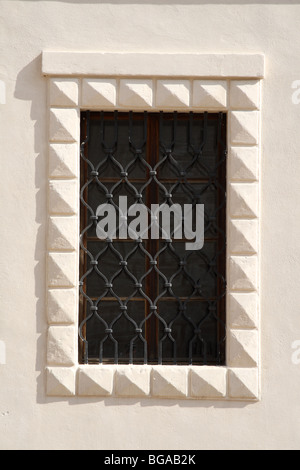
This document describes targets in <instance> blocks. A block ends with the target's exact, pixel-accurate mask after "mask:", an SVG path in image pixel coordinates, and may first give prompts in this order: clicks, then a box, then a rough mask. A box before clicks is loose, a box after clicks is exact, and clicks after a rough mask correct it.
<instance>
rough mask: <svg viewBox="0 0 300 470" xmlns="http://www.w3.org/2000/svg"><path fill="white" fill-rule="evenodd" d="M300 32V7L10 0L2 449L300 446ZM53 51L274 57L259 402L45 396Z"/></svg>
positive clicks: (3, 188)
mask: <svg viewBox="0 0 300 470" xmlns="http://www.w3.org/2000/svg"><path fill="white" fill-rule="evenodd" d="M299 28H300V2H299V1H292V0H290V1H279V0H273V1H267V0H264V1H261V2H258V1H257V2H254V1H253V0H248V1H247V0H244V1H243V0H240V1H239V0H230V1H227V0H223V1H222V2H221V0H214V1H211V2H208V0H207V1H203V0H198V1H197V0H187V1H185V0H165V1H164V0H162V1H158V0H152V1H151V0H149V1H148V0H142V1H137V0H136V1H130V0H111V1H110V2H108V1H103V2H101V1H98V0H97V1H96V0H89V1H84V0H82V1H79V0H73V1H72V0H65V1H63V0H61V1H59V0H57V1H55V0H53V1H52V0H48V1H42V0H41V1H39V0H32V1H31V0H25V1H19V0H1V1H0V57H1V60H0V80H1V81H2V82H4V84H5V86H3V85H2V86H1V90H2V92H3V89H4V90H5V99H3V96H2V97H1V99H0V148H1V163H0V164H1V177H2V178H1V181H2V184H1V185H0V216H1V225H0V236H1V250H0V341H1V342H2V343H1V349H2V350H3V343H4V345H5V353H6V354H5V355H3V354H2V360H1V358H0V384H1V386H0V448H1V449H69V448H70V449H97V448H98V449H138V448H141V449H190V448H193V449H221V448H225V449H231V448H235V449H246V448H251V449H256V448H258V449H264V448H275V449H276V448H293V449H295V448H299V447H300V419H299V418H300V402H299V389H300V364H299V365H297V364H295V363H293V361H292V353H293V352H294V350H293V349H292V343H293V342H294V341H296V340H298V339H299V340H300V321H299V310H300V305H299V278H300V243H299V235H300V222H299V206H300V192H299V171H300V168H299V167H300V158H299V157H300V132H299V129H300V105H296V104H293V103H292V93H293V91H294V90H293V89H292V83H293V82H294V81H295V80H299V79H300V61H299V55H300V35H299ZM45 49H50V50H66V51H67V50H71V51H72V50H74V51H75V50H95V51H97V50H98V51H107V52H119V51H124V52H128V51H130V52H176V53H178V52H183V53H184V52H194V53H216V52H217V53H225V52H227V53H239V52H240V53H256V52H262V53H264V54H265V56H266V78H265V80H264V81H263V101H262V132H263V134H262V164H261V180H262V182H261V188H262V208H261V209H262V211H261V215H262V224H261V229H262V236H261V287H260V290H261V316H262V363H261V366H262V400H261V401H260V402H258V403H250V404H248V403H242V402H240V403H239V402H230V403H229V402H214V401H203V402H202V401H189V402H188V401H184V402H182V401H176V400H158V399H157V400H156V399H154V400H150V401H149V400H148V399H145V400H143V399H142V400H137V399H124V398H122V399H117V398H107V399H99V398H98V399H97V398H72V399H63V398H51V397H46V394H45V373H44V368H45V362H46V332H47V318H46V309H45V304H46V279H45V276H46V266H45V259H46V256H45V254H46V222H47V221H46V208H47V199H46V193H47V138H48V137H47V123H46V120H47V103H46V96H47V94H46V80H45V79H44V78H43V77H42V76H41V52H42V51H43V50H45ZM2 92H1V93H2ZM4 359H5V360H4ZM2 362H5V364H2ZM294 362H295V361H294Z"/></svg>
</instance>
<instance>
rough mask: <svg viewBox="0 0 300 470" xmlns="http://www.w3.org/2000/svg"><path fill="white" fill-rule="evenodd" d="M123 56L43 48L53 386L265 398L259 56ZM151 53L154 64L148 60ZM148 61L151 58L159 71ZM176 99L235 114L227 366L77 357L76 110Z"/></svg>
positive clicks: (59, 392)
mask: <svg viewBox="0 0 300 470" xmlns="http://www.w3.org/2000/svg"><path fill="white" fill-rule="evenodd" d="M125 56H126V54H120V55H118V54H104V55H103V54H100V53H99V54H96V55H95V53H94V54H93V53H60V52H58V53H55V52H53V53H52V52H46V53H44V54H43V68H42V70H43V74H44V75H45V76H47V77H48V83H49V87H48V90H49V93H48V107H49V121H48V125H49V127H48V134H49V175H48V177H49V190H48V200H49V205H48V214H49V216H48V257H47V258H48V260H47V290H48V295H47V315H48V325H49V327H48V339H47V366H46V371H47V395H48V396H58V397H72V396H96V397H105V396H112V397H138V398H140V399H142V398H150V397H153V398H172V399H211V400H227V401H228V400H246V401H256V400H259V399H260V347H259V337H260V331H259V330H260V318H259V222H260V203H259V192H260V191H259V166H260V163H259V162H260V147H261V137H260V121H261V119H260V103H261V96H260V95H261V79H262V78H263V76H264V58H263V56H262V55H258V54H254V55H251V54H249V55H230V54H229V55H218V54H211V55H203V56H201V55H195V54H191V55H189V54H187V55H184V54H179V55H178V56H177V55H176V54H170V55H168V54H157V55H153V54H150V55H149V56H148V57H147V54H142V56H143V61H142V63H141V61H140V59H141V55H139V54H129V55H127V57H125ZM150 56H151V57H150ZM81 59H84V60H83V61H81V62H80V60H81ZM100 59H103V60H102V61H101V60H100ZM117 59H119V62H117ZM125 59H127V60H125ZM147 59H148V60H147ZM145 61H146V64H147V65H143V64H144V63H145ZM151 63H152V64H155V67H153V69H152V72H150V70H149V67H150V68H151V66H150V65H149V64H151ZM171 64H172V66H171ZM184 64H186V67H185V66H184ZM139 67H140V68H139ZM168 67H170V68H169V70H171V72H169V71H168ZM103 69H105V70H103ZM137 69H138V70H139V72H137ZM183 71H184V72H183ZM178 77H179V78H178ZM179 108H180V112H189V111H195V112H204V111H211V112H212V111H213V112H219V111H222V112H226V113H227V115H228V135H227V142H228V150H229V153H228V165H227V166H228V168H227V194H228V206H227V236H228V244H227V255H226V259H227V279H228V293H227V309H226V310H227V354H226V356H227V363H226V366H221V367H216V366H164V365H163V366H152V365H145V366H138V365H134V366H128V365H126V366H122V365H120V366H118V365H116V366H115V365H104V366H100V365H96V366H92V365H80V364H79V360H78V339H77V324H78V323H77V322H78V281H79V259H78V254H79V250H78V247H79V198H78V194H79V135H80V112H81V111H82V110H88V109H91V110H92V109H95V110H107V111H112V110H115V109H117V110H120V111H131V110H132V111H141V110H153V111H156V110H162V111H170V112H172V111H179Z"/></svg>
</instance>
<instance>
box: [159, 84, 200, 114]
mask: <svg viewBox="0 0 300 470" xmlns="http://www.w3.org/2000/svg"><path fill="white" fill-rule="evenodd" d="M190 87H191V85H190V82H189V80H158V81H157V88H156V106H157V107H159V106H163V107H165V108H175V109H176V108H186V107H188V106H189V104H190Z"/></svg>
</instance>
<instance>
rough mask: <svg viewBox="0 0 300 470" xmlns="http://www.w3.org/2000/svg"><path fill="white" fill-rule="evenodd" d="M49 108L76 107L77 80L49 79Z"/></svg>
mask: <svg viewBox="0 0 300 470" xmlns="http://www.w3.org/2000/svg"><path fill="white" fill-rule="evenodd" d="M49 93H50V98H49V101H50V106H77V105H78V80H76V79H67V78H53V79H50V91H49Z"/></svg>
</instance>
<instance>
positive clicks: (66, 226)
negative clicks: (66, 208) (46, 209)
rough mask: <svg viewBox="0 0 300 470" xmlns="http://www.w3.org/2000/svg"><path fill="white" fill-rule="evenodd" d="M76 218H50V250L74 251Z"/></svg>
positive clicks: (76, 234) (76, 243)
mask: <svg viewBox="0 0 300 470" xmlns="http://www.w3.org/2000/svg"><path fill="white" fill-rule="evenodd" d="M77 225H78V222H77V218H76V217H50V218H49V227H48V246H49V249H50V250H54V251H55V250H58V251H60V250H76V249H77V245H78V230H77Z"/></svg>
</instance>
